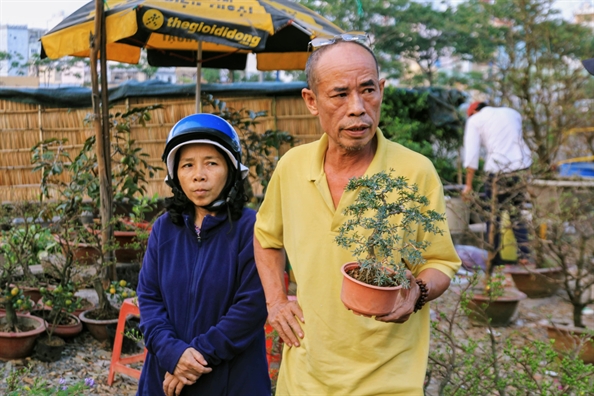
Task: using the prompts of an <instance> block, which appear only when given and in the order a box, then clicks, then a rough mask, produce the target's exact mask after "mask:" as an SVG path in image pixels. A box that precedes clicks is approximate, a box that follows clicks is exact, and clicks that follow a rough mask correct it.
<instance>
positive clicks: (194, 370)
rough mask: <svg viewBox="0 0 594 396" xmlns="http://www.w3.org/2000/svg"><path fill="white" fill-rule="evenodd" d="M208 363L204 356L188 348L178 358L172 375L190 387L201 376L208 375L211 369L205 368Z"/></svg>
mask: <svg viewBox="0 0 594 396" xmlns="http://www.w3.org/2000/svg"><path fill="white" fill-rule="evenodd" d="M207 366H208V362H207V361H206V359H204V356H202V354H201V353H200V352H198V351H197V350H195V349H194V348H188V349H186V350H185V351H184V353H183V354H182V355H181V357H180V358H179V361H178V362H177V366H175V371H174V372H173V375H174V376H176V377H177V378H178V379H179V380H180V381H181V382H182V383H183V384H184V385H192V384H193V383H195V382H196V381H197V380H198V378H200V376H201V375H202V374H208V373H210V372H211V371H212V368H210V367H207Z"/></svg>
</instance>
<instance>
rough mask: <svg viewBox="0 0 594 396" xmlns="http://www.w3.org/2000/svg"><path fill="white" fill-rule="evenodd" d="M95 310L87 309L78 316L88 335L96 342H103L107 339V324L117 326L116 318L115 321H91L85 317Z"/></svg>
mask: <svg viewBox="0 0 594 396" xmlns="http://www.w3.org/2000/svg"><path fill="white" fill-rule="evenodd" d="M94 310H95V308H93V309H88V310H86V311H84V312H82V313H81V314H80V316H79V319H80V320H81V322H83V323H84V324H85V326H86V327H87V329H88V330H89V333H91V335H92V336H93V337H94V338H95V339H96V340H97V341H105V340H107V339H108V338H109V333H108V331H107V325H108V324H117V323H118V318H115V319H91V318H89V317H87V315H88V314H89V312H93V311H94Z"/></svg>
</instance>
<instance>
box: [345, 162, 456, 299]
mask: <svg viewBox="0 0 594 396" xmlns="http://www.w3.org/2000/svg"><path fill="white" fill-rule="evenodd" d="M393 171H394V170H393V169H391V170H390V172H389V173H386V172H383V171H382V172H379V173H376V174H374V175H372V176H363V177H360V178H353V179H351V180H350V181H349V183H348V184H347V186H346V188H345V192H349V191H357V190H359V193H358V195H357V198H356V200H355V202H354V203H353V204H352V205H350V206H349V207H347V208H346V209H345V211H344V214H345V215H347V216H350V218H349V219H348V220H347V221H346V222H345V223H344V224H342V225H341V226H340V228H339V234H338V236H337V237H336V239H335V240H336V243H337V244H338V245H339V246H341V247H343V248H345V249H351V248H352V253H353V255H354V256H355V257H356V258H357V263H358V266H357V268H356V269H355V270H353V271H351V272H350V273H349V275H350V276H352V277H353V278H355V279H357V280H359V281H361V282H364V283H367V284H370V285H375V286H397V285H402V286H403V287H405V288H408V287H409V281H408V279H407V278H406V272H405V271H406V265H405V262H406V263H408V264H409V265H411V266H415V265H418V264H422V263H423V262H424V259H423V257H422V252H423V251H424V250H425V249H426V248H427V246H428V245H429V242H428V241H417V240H416V239H414V235H415V234H416V233H415V232H413V229H412V225H414V224H417V225H420V226H421V227H422V228H423V230H424V231H425V232H430V233H433V234H441V233H442V231H441V230H440V229H439V228H438V227H437V226H436V225H435V223H437V222H441V221H444V220H445V216H444V214H441V213H437V212H435V211H433V210H424V208H425V207H427V206H428V205H429V200H428V199H427V198H426V197H424V196H422V195H420V194H419V192H418V186H417V185H416V184H413V185H409V183H408V181H407V179H406V178H404V177H396V178H395V177H392V172H393Z"/></svg>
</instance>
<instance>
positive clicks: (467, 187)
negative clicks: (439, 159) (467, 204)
mask: <svg viewBox="0 0 594 396" xmlns="http://www.w3.org/2000/svg"><path fill="white" fill-rule="evenodd" d="M475 172H476V169H473V168H466V185H465V186H464V190H462V196H463V197H464V196H466V195H468V194H470V193H471V192H472V180H473V179H474V173H475Z"/></svg>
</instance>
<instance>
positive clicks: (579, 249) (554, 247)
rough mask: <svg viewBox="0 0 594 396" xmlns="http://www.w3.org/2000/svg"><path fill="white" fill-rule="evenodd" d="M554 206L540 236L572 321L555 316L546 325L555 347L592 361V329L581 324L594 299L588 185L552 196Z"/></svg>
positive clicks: (593, 220)
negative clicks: (557, 269) (559, 279)
mask: <svg viewBox="0 0 594 396" xmlns="http://www.w3.org/2000/svg"><path fill="white" fill-rule="evenodd" d="M554 205H555V208H554V210H550V211H549V212H548V214H547V215H546V217H544V218H543V219H542V220H543V221H545V222H546V225H547V231H546V235H545V238H543V239H541V240H540V243H541V244H542V247H543V249H544V251H545V253H546V254H547V256H548V257H549V258H550V259H551V260H552V261H553V262H554V263H555V264H556V265H557V266H559V267H560V268H561V270H562V272H563V279H562V282H561V287H562V288H563V290H564V291H565V294H566V296H567V299H568V300H569V302H570V303H571V305H572V306H573V318H572V321H571V323H568V322H567V321H564V320H559V318H554V319H555V320H553V321H552V323H551V324H550V325H548V326H547V333H548V335H549V337H550V338H552V339H555V340H556V342H555V348H556V349H558V350H567V349H569V350H573V351H575V350H577V349H578V347H580V346H582V348H581V352H580V354H579V356H580V357H581V358H582V359H583V360H584V361H585V362H586V363H594V344H593V338H592V331H591V330H588V329H587V328H586V327H585V325H584V320H583V310H584V308H586V307H587V306H588V305H589V304H593V303H594V295H593V294H592V291H591V290H592V287H593V286H594V261H593V260H592V257H594V198H593V197H592V194H591V192H590V191H588V190H587V189H583V188H579V187H576V188H574V189H571V190H569V191H566V192H564V193H563V194H561V195H560V196H559V197H558V198H557V199H555V200H554Z"/></svg>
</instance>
